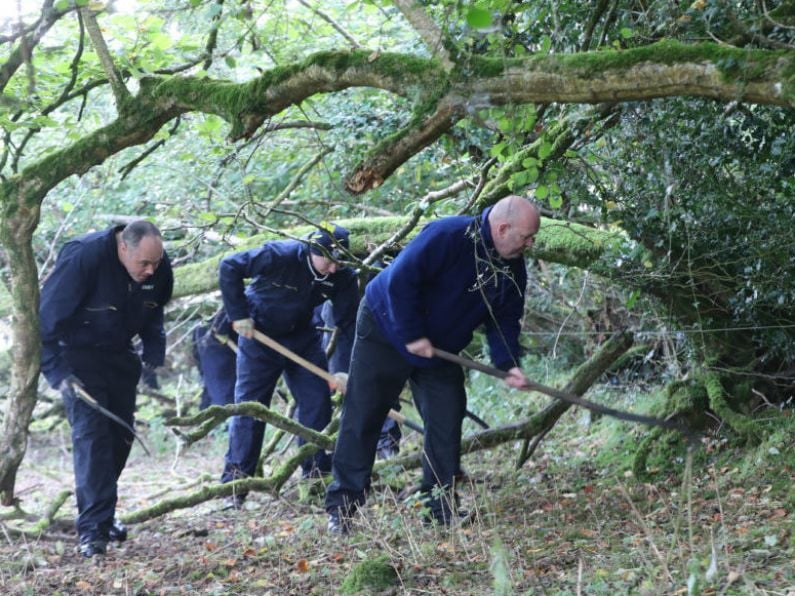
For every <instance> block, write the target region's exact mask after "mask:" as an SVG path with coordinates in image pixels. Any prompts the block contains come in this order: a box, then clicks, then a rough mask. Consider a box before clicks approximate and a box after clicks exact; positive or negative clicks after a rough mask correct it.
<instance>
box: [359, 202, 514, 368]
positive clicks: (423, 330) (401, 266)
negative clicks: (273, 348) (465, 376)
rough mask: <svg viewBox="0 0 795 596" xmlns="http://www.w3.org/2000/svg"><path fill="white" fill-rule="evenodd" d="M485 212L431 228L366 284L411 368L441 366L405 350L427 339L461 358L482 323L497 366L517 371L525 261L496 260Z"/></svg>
mask: <svg viewBox="0 0 795 596" xmlns="http://www.w3.org/2000/svg"><path fill="white" fill-rule="evenodd" d="M490 210H491V208H489V209H486V210H485V211H484V212H483V213H482V214H481V215H480V216H479V217H465V216H456V217H444V218H441V219H438V220H436V221H434V222H431V223H429V224H428V225H427V226H425V228H424V229H423V230H422V231H421V232H420V233H419V234H418V235H417V237H416V238H415V239H414V240H412V241H411V242H410V243H409V244H408V246H406V248H405V249H403V251H401V253H400V254H399V255H398V257H397V258H396V259H395V261H394V262H393V263H392V264H391V265H390V266H389V267H387V268H386V269H384V270H383V271H381V272H380V273H379V274H378V275H377V276H376V277H375V279H373V281H371V282H370V283H369V284H367V288H366V289H365V297H366V299H367V304H368V306H369V307H370V309H371V310H372V311H373V314H374V316H375V319H376V321H378V324H379V326H380V327H381V330H382V331H383V333H384V335H385V336H386V337H387V339H388V340H389V341H390V343H391V344H392V345H393V346H394V347H395V348H396V349H397V350H398V351H400V352H401V353H402V354H403V356H404V357H405V358H406V359H407V360H408V361H409V362H411V363H412V364H414V365H416V366H424V367H429V366H436V365H439V364H440V363H439V361H438V360H437V359H429V358H422V357H420V356H414V355H413V354H409V353H408V352H407V351H406V349H405V345H406V344H408V343H411V342H412V341H414V340H417V339H420V338H422V337H427V338H428V339H429V340H430V341H431V343H432V344H433V345H434V346H436V347H438V348H441V349H443V350H447V351H449V352H460V351H461V350H463V349H464V348H465V347H466V346H467V345H468V344H469V342H470V341H472V334H473V332H474V330H475V329H477V328H478V327H479V326H480V325H485V326H486V334H487V338H488V341H489V348H490V351H491V359H492V362H494V365H495V366H496V367H498V368H500V369H503V370H507V369H509V368H512V367H514V366H518V362H519V357H520V355H521V348H520V346H519V321H520V319H521V317H522V313H523V309H524V292H525V286H526V285H527V270H526V268H525V262H524V258H522V257H519V258H516V259H510V260H503V259H501V258H500V256H499V255H498V254H497V251H496V250H495V249H494V243H493V241H492V238H491V231H490V229H489V225H488V222H487V220H486V218H487V216H488V213H489V211H490ZM487 303H488V306H487Z"/></svg>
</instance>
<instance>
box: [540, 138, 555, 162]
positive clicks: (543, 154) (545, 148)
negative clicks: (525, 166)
mask: <svg viewBox="0 0 795 596" xmlns="http://www.w3.org/2000/svg"><path fill="white" fill-rule="evenodd" d="M550 155H552V143H550V142H549V141H545V142H544V143H542V144H541V146H540V147H539V148H538V157H539V158H540V159H546V158H547V157H549V156H550Z"/></svg>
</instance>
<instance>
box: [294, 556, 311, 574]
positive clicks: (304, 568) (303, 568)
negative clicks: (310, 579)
mask: <svg viewBox="0 0 795 596" xmlns="http://www.w3.org/2000/svg"><path fill="white" fill-rule="evenodd" d="M295 568H296V569H298V571H300V572H301V573H308V572H309V561H307V560H306V559H299V560H298V562H297V563H296V564H295Z"/></svg>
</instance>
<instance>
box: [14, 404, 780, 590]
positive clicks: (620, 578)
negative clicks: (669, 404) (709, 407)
mask: <svg viewBox="0 0 795 596" xmlns="http://www.w3.org/2000/svg"><path fill="white" fill-rule="evenodd" d="M578 418H581V416H579V417H578V416H576V415H572V414H571V413H570V414H567V416H566V417H565V418H564V420H562V421H561V422H560V424H559V426H558V428H556V429H555V430H554V431H553V432H552V433H550V436H549V437H548V439H547V440H545V442H544V443H542V445H541V446H540V448H539V449H538V451H537V453H536V454H535V456H534V457H533V458H532V459H531V460H530V461H529V462H527V463H526V464H525V465H524V466H523V467H522V468H521V469H520V470H519V471H518V472H517V471H515V470H514V460H515V456H516V453H517V451H518V446H517V445H505V446H503V447H501V448H499V449H497V450H494V451H492V452H489V453H483V454H476V455H470V456H467V457H466V459H465V461H464V465H465V467H466V470H467V472H468V473H469V477H470V481H469V482H467V483H465V485H464V486H463V487H462V489H461V495H462V500H463V506H464V507H467V508H469V509H471V510H474V511H476V512H477V518H476V520H475V521H474V522H473V523H472V524H470V525H468V526H463V527H460V528H456V529H454V530H452V531H445V530H439V529H435V528H425V527H424V526H423V525H422V524H421V523H420V521H419V520H418V514H417V511H416V509H415V508H414V507H412V506H411V504H410V502H406V501H405V500H403V499H401V498H398V497H397V496H396V495H395V494H394V493H392V492H390V491H389V490H388V489H387V490H384V489H383V485H381V486H380V487H379V490H377V493H376V494H375V495H374V496H373V497H372V498H371V499H370V501H369V503H368V507H367V509H366V514H367V516H366V518H364V519H361V520H359V522H358V523H357V525H356V528H355V531H354V532H353V533H352V534H351V535H350V536H348V537H346V538H339V537H332V536H329V535H327V533H326V530H325V525H326V518H325V515H324V514H323V512H322V508H321V501H320V499H319V498H315V499H314V500H310V501H309V502H305V501H304V502H302V501H301V500H300V499H299V498H298V490H297V482H292V483H290V484H288V485H287V486H286V487H285V490H284V491H283V493H282V495H281V496H280V497H278V498H276V497H272V496H270V495H265V494H254V495H251V496H250V497H249V500H248V501H247V503H246V506H245V508H244V509H243V510H240V511H234V510H224V509H223V505H222V503H221V501H218V500H215V501H209V502H206V503H204V504H202V505H199V506H197V507H194V508H192V509H185V510H180V511H175V512H172V513H170V514H168V515H165V516H163V517H161V518H158V519H154V520H151V521H148V522H144V523H140V524H135V525H132V526H130V528H129V529H130V539H129V540H128V541H127V542H125V543H123V544H121V545H113V546H111V548H110V550H109V552H108V555H107V556H105V557H98V558H96V559H94V560H83V559H82V558H81V557H80V556H79V555H78V554H77V552H76V549H75V545H76V536H75V534H74V531H73V529H72V515H73V511H74V507H75V505H74V499H73V498H72V497H70V498H69V499H68V500H67V501H66V503H65V505H64V506H63V507H62V508H61V509H60V511H59V512H58V515H57V516H56V520H55V523H54V524H53V525H52V526H51V527H50V528H49V529H48V531H47V532H46V533H45V534H43V535H41V536H40V537H38V538H30V537H27V538H26V537H21V536H19V535H16V536H15V535H14V533H13V528H15V527H19V526H20V523H19V522H18V521H10V522H8V523H6V524H4V525H3V526H2V532H3V534H4V535H3V536H0V539H2V545H0V593H3V594H78V593H79V594H194V593H201V594H334V593H338V592H340V590H341V586H342V585H343V582H344V580H345V578H346V577H348V576H349V575H350V574H351V570H352V568H355V567H361V564H362V562H365V564H368V563H372V562H373V561H378V560H379V559H378V558H379V557H385V561H386V562H387V563H388V564H389V565H390V566H391V567H392V568H394V570H395V572H396V576H395V579H394V581H393V583H392V586H391V587H387V588H385V589H375V588H372V587H366V585H365V588H364V590H363V592H364V593H381V594H512V593H517V594H522V593H528V594H615V593H620V594H687V593H688V592H690V593H702V594H777V595H778V594H782V595H790V596H793V595H795V564H793V561H794V560H795V537H794V533H793V510H792V509H793V506H794V503H795V498H794V497H793V482H792V480H793V474H794V473H793V468H792V466H791V462H792V457H791V456H790V457H785V453H784V451H785V450H787V449H790V450H791V449H793V442H792V437H790V438H789V439H788V440H787V441H788V444H786V445H781V446H780V447H779V448H777V449H773V450H770V449H768V451H765V452H763V453H761V455H760V453H758V452H757V453H756V454H751V453H748V452H746V453H743V454H742V457H740V452H731V451H729V450H728V449H727V448H726V447H723V448H722V449H721V448H718V447H719V444H718V443H716V444H715V445H713V446H712V447H711V449H713V450H714V453H713V454H712V455H709V456H707V457H706V458H704V461H702V462H701V463H698V464H697V465H694V467H693V480H692V483H691V484H690V490H687V489H686V488H683V487H684V485H683V484H682V480H681V474H682V472H683V470H684V469H685V463H684V462H683V461H677V462H674V464H673V466H672V468H674V469H675V472H678V474H677V475H676V476H674V475H670V476H665V477H661V478H659V479H658V480H656V481H654V482H643V483H641V482H637V481H636V480H635V479H634V478H633V477H632V476H631V474H630V473H629V472H624V471H622V468H621V467H620V466H618V465H613V464H610V463H603V462H602V458H603V457H604V455H605V454H609V452H610V451H620V450H621V449H622V447H621V445H620V444H617V443H616V442H615V440H614V439H612V438H611V436H612V435H608V434H605V432H598V431H597V430H594V429H593V428H592V429H590V430H589V429H588V428H586V427H585V426H584V425H583V424H582V422H581V421H579V420H578ZM595 426H598V425H595ZM144 432H145V433H146V434H145V436H146V437H147V438H148V441H149V442H150V444H152V445H154V446H155V447H156V449H155V451H156V454H155V457H154V458H151V459H150V458H148V457H146V456H145V454H144V453H143V451H142V450H141V449H140V448H139V447H136V448H134V450H133V453H132V456H131V459H130V462H129V464H128V466H127V469H126V470H125V472H124V474H123V476H122V480H121V485H120V503H119V510H120V512H130V511H135V510H138V509H140V508H142V507H144V506H148V505H151V504H152V503H154V502H157V501H158V500H159V499H162V498H165V497H173V496H176V495H178V494H181V493H185V492H189V491H191V490H194V489H196V488H198V487H199V486H200V485H201V483H202V482H212V481H213V480H214V479H215V478H216V477H217V476H218V473H219V471H220V468H221V462H222V458H223V452H224V449H225V442H226V439H225V435H224V434H223V433H217V434H216V435H215V436H211V437H209V438H207V439H205V440H203V441H202V442H200V443H198V444H196V445H194V446H193V447H191V449H190V450H188V451H187V452H185V453H182V454H180V455H179V456H178V457H177V455H176V453H175V447H174V444H173V441H172V440H171V439H170V438H169V437H168V434H167V432H166V431H165V430H163V429H162V427H161V428H153V427H150V428H148V429H146V430H145V431H144ZM409 439H410V440H409V443H410V442H411V438H409ZM785 442H786V441H785ZM702 449H703V447H702ZM749 458H755V459H754V460H753V461H751V462H750V465H749ZM605 461H607V460H605ZM624 469H626V468H624ZM417 479H418V472H417V471H412V472H397V471H396V473H395V474H394V476H393V477H392V479H391V482H392V483H393V484H394V485H396V486H399V485H401V484H402V485H406V484H411V483H413V482H416V481H417ZM72 482H73V480H72V465H71V456H70V453H69V439H68V429H67V427H66V426H65V425H61V426H59V427H57V428H56V429H55V430H53V431H50V432H48V433H46V434H45V433H34V435H33V436H32V437H31V442H30V445H29V448H28V456H27V458H26V461H25V463H24V465H23V467H22V469H21V470H20V473H19V475H18V489H19V496H20V498H21V499H22V503H21V506H22V509H23V510H24V511H25V512H27V513H30V514H34V515H41V514H42V513H43V511H44V510H45V509H46V507H47V506H48V505H49V504H50V503H51V501H52V499H53V498H54V496H55V495H56V494H57V493H59V492H60V491H62V490H66V489H71V488H72ZM688 496H689V503H688ZM6 513H8V512H6ZM22 525H24V524H22ZM349 581H350V580H349Z"/></svg>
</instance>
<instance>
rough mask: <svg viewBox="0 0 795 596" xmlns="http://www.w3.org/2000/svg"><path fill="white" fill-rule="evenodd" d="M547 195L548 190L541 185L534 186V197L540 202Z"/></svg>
mask: <svg viewBox="0 0 795 596" xmlns="http://www.w3.org/2000/svg"><path fill="white" fill-rule="evenodd" d="M548 195H549V188H548V187H546V186H545V185H543V184H539V185H538V186H536V191H535V197H536V198H537V199H540V200H544V199H546V198H547V196H548Z"/></svg>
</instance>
